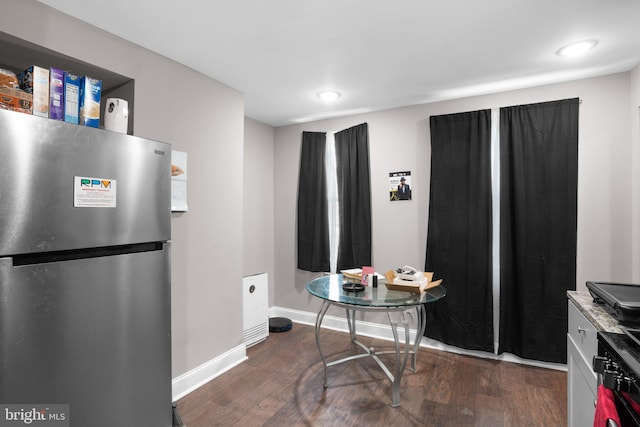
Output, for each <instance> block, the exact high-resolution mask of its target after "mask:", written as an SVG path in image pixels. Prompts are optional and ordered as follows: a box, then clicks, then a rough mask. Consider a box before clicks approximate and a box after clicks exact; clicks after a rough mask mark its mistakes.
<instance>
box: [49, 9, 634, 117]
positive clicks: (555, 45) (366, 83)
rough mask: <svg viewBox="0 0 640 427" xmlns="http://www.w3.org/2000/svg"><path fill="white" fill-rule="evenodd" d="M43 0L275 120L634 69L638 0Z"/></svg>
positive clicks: (250, 111) (333, 114)
mask: <svg viewBox="0 0 640 427" xmlns="http://www.w3.org/2000/svg"><path fill="white" fill-rule="evenodd" d="M40 1H41V2H42V3H45V4H47V5H49V6H52V7H54V8H56V9H59V10H60V11H62V12H64V13H67V14H69V15H72V16H75V17H77V18H79V19H81V20H83V21H86V22H88V23H90V24H93V25H95V26H97V27H99V28H102V29H104V30H106V31H109V32H111V33H113V34H116V35H118V36H120V37H122V38H125V39H127V40H130V41H132V42H134V43H136V44H138V45H141V46H144V47H146V48H148V49H150V50H152V51H154V52H157V53H159V54H161V55H164V56H166V57H169V58H171V59H173V60H175V61H177V62H180V63H182V64H185V65H187V66H189V67H191V68H193V69H195V70H198V71H199V72H201V73H203V74H205V75H208V76H210V77H212V78H214V79H216V80H218V81H220V82H222V83H224V84H226V85H228V86H230V87H232V88H234V89H237V90H239V91H241V92H243V93H244V96H245V114H246V115H247V116H249V117H251V118H253V119H256V120H259V121H261V122H264V123H266V124H269V125H272V126H281V125H287V124H293V123H300V122H305V121H311V120H318V119H323V118H329V117H337V116H343V115H351V114H357V113H363V112H368V111H374V110H381V109H387V108H394V107H400V106H406V105H414V104H421V103H427V102H433V101H439V100H445V99H453V98H461V97H466V96H472V95H480V94H486V93H493V92H500V91H504V90H510V89H517V88H524V87H530V86H538V85H541V84H548V83H556V82H562V81H568V80H575V79H580V78H587V77H594V76H599V75H605V74H611V73H616V72H622V71H628V70H630V69H632V68H633V67H634V66H636V65H637V64H639V63H640V0H485V1H474V0H440V1H437V2H436V1H433V0H393V1H392V0H378V1H374V0H321V1H316V2H312V1H307V0H271V1H267V0H235V1H234V0H224V1H223V0H180V1H168V0H40ZM583 39H597V40H598V45H597V46H596V48H595V49H594V50H592V51H590V52H589V53H588V54H587V55H586V56H583V57H581V58H579V59H568V58H562V57H560V56H558V55H556V54H555V52H556V51H557V50H558V49H559V48H560V47H562V46H563V45H566V44H569V43H571V42H574V41H578V40H583ZM180 84H184V85H187V86H188V82H181V83H180ZM326 89H333V90H337V91H339V92H341V93H342V96H341V97H340V98H339V99H338V100H337V101H334V102H333V103H331V104H326V103H324V102H322V101H321V100H320V99H319V98H318V97H317V93H318V92H320V91H322V90H326Z"/></svg>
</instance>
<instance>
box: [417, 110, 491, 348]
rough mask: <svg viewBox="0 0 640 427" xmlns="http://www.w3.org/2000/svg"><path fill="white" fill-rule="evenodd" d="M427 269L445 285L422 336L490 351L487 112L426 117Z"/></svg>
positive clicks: (489, 132) (488, 142)
mask: <svg viewBox="0 0 640 427" xmlns="http://www.w3.org/2000/svg"><path fill="white" fill-rule="evenodd" d="M430 127H431V184H430V196H429V225H428V230H429V232H428V235H427V256H426V265H425V270H426V271H434V272H435V274H436V276H437V277H442V278H444V280H445V284H446V286H447V296H446V298H444V299H442V300H440V301H438V302H436V303H434V304H431V305H430V306H429V310H428V311H427V316H428V320H427V329H426V332H425V335H426V336H428V337H431V338H434V339H437V340H439V341H442V342H444V343H446V344H451V345H455V346H458V347H462V348H466V349H471V350H481V351H493V308H492V307H493V297H492V256H491V254H492V245H491V235H492V216H491V206H492V205H491V110H481V111H472V112H468V113H460V114H449V115H443V116H432V117H430Z"/></svg>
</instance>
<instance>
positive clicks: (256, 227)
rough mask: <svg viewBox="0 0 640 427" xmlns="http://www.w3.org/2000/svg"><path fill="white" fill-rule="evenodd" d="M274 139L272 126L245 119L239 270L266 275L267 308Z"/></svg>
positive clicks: (272, 270)
mask: <svg viewBox="0 0 640 427" xmlns="http://www.w3.org/2000/svg"><path fill="white" fill-rule="evenodd" d="M273 139H274V129H273V128H272V127H271V126H268V125H265V124H263V123H260V122H258V121H255V120H252V119H250V118H245V123H244V190H243V200H244V211H243V234H242V271H243V275H245V276H248V275H251V274H258V273H267V274H268V275H269V306H272V305H273V301H274V299H273V294H274V285H275V282H274V280H273V279H274V275H275V268H274V246H273V239H274V236H273V215H274V204H273V189H274V182H273ZM293 185H295V182H294V183H293Z"/></svg>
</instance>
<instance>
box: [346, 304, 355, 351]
mask: <svg viewBox="0 0 640 427" xmlns="http://www.w3.org/2000/svg"><path fill="white" fill-rule="evenodd" d="M345 311H346V312H347V325H348V326H349V338H350V339H351V349H352V350H355V348H356V343H355V341H356V311H355V310H350V309H348V308H346V309H345Z"/></svg>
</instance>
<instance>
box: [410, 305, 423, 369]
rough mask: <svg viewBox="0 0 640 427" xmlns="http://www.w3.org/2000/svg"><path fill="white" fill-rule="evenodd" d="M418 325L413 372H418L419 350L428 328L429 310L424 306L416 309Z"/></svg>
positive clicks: (412, 361)
mask: <svg viewBox="0 0 640 427" xmlns="http://www.w3.org/2000/svg"><path fill="white" fill-rule="evenodd" d="M416 315H417V325H416V339H415V342H414V344H413V357H412V358H411V371H412V372H416V360H417V358H418V349H419V348H420V342H421V341H422V337H423V336H424V331H425V328H426V327H427V310H426V308H425V306H424V304H420V306H418V307H416Z"/></svg>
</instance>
